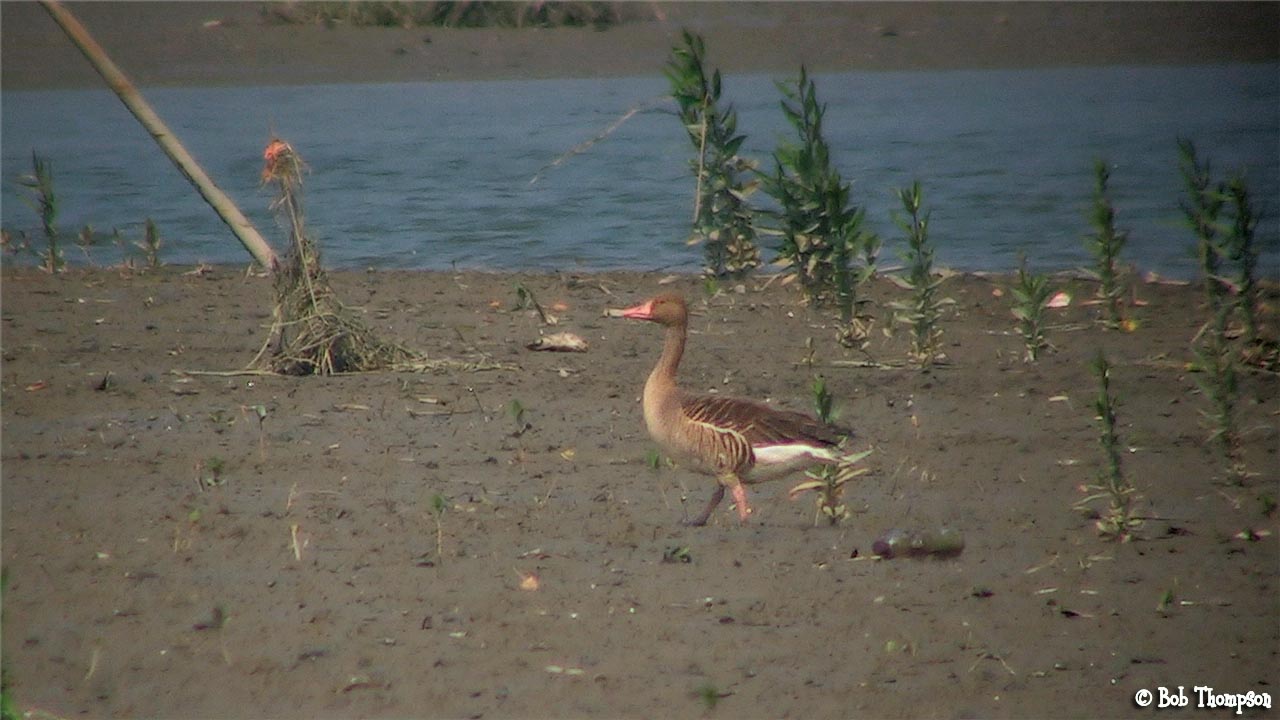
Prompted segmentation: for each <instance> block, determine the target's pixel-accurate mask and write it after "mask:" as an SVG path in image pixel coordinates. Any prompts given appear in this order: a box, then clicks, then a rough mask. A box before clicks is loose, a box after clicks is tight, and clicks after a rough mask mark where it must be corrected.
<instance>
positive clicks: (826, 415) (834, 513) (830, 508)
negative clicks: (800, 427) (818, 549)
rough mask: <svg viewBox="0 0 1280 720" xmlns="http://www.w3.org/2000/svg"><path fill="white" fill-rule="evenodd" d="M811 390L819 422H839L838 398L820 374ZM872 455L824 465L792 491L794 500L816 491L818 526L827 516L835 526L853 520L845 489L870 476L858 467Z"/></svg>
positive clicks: (808, 474) (858, 454)
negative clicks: (851, 481) (861, 477)
mask: <svg viewBox="0 0 1280 720" xmlns="http://www.w3.org/2000/svg"><path fill="white" fill-rule="evenodd" d="M810 387H811V390H812V393H813V408H814V413H815V414H816V415H817V416H818V419H819V420H821V421H822V422H824V423H827V424H828V425H830V424H831V423H833V422H835V421H836V419H837V416H836V412H835V409H834V404H835V403H834V401H835V398H834V396H832V394H831V392H830V391H829V390H828V389H827V381H826V380H825V379H824V378H823V377H822V376H821V375H819V376H817V377H815V378H814V379H813V384H812V385H811V386H810ZM870 454H871V451H870V450H867V451H865V452H861V453H855V454H853V455H847V456H845V457H843V458H841V459H840V461H839V462H838V463H835V464H828V465H823V466H821V467H820V468H818V469H817V470H811V471H809V472H807V473H805V477H807V478H809V479H808V480H805V481H804V482H801V483H799V484H798V485H796V486H795V487H793V488H791V490H790V493H789V494H790V497H791V499H792V500H794V499H796V498H797V497H799V496H800V495H801V494H803V493H806V492H813V493H814V494H815V503H816V505H817V508H816V511H815V515H814V518H813V522H814V524H815V525H816V524H818V521H819V520H820V519H821V518H822V517H824V516H825V517H826V518H827V522H828V523H830V524H832V525H835V524H837V523H839V522H841V521H842V520H844V519H845V518H847V517H849V509H848V507H847V506H845V504H844V502H843V501H842V500H841V498H842V497H843V496H844V486H845V484H846V483H848V482H849V481H850V480H852V479H854V478H856V477H858V476H860V475H865V474H866V473H867V471H868V470H867V468H859V467H855V465H856V464H857V463H858V462H859V461H861V460H862V459H863V458H865V457H866V456H868V455H870Z"/></svg>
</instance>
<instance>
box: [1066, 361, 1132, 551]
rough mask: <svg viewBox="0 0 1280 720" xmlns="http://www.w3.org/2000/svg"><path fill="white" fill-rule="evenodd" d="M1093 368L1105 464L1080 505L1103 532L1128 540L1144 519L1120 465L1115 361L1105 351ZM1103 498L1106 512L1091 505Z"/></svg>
mask: <svg viewBox="0 0 1280 720" xmlns="http://www.w3.org/2000/svg"><path fill="white" fill-rule="evenodd" d="M1091 370H1092V371H1093V374H1094V375H1095V376H1096V377H1097V378H1098V397H1097V399H1096V400H1094V404H1093V407H1094V410H1095V412H1096V413H1097V415H1096V419H1097V420H1098V427H1099V435H1098V444H1099V446H1101V448H1102V453H1103V458H1104V462H1105V465H1104V467H1103V469H1102V471H1101V472H1100V473H1099V475H1098V480H1099V483H1098V484H1097V485H1087V486H1085V487H1084V490H1086V491H1087V492H1090V493H1091V494H1090V495H1088V496H1087V497H1085V498H1084V499H1083V500H1081V501H1080V502H1079V503H1077V505H1076V507H1077V508H1078V509H1081V510H1085V511H1088V512H1090V513H1091V514H1093V515H1095V516H1096V517H1097V522H1096V527H1097V529H1098V533H1099V534H1100V535H1102V536H1104V537H1108V538H1112V539H1116V540H1120V541H1121V542H1128V541H1129V540H1130V539H1132V533H1133V530H1134V529H1135V528H1137V527H1138V526H1140V525H1141V524H1142V521H1141V520H1140V519H1139V518H1135V517H1134V516H1133V514H1132V504H1133V494H1134V489H1133V486H1132V485H1131V484H1130V483H1129V480H1128V479H1127V478H1126V477H1125V476H1124V472H1123V471H1122V470H1121V467H1120V448H1121V444H1120V438H1119V436H1118V435H1117V433H1116V411H1115V399H1114V398H1113V397H1112V395H1111V365H1110V364H1108V362H1107V359H1106V357H1105V356H1104V355H1103V354H1102V352H1101V351H1099V352H1098V355H1097V357H1096V358H1095V359H1094V361H1093V364H1092V366H1091ZM1100 499H1107V500H1109V503H1108V507H1107V509H1106V510H1105V511H1104V512H1101V513H1098V512H1096V511H1093V510H1092V509H1091V508H1089V504H1090V503H1092V502H1093V501H1095V500H1100Z"/></svg>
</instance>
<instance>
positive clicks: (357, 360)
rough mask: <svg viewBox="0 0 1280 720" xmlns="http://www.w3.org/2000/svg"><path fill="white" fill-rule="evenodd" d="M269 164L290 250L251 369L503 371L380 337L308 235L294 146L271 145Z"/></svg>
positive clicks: (267, 173)
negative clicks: (332, 279)
mask: <svg viewBox="0 0 1280 720" xmlns="http://www.w3.org/2000/svg"><path fill="white" fill-rule="evenodd" d="M263 160H264V161H265V165H264V167H263V170H262V183H263V184H264V185H274V186H276V187H277V189H278V190H279V197H277V198H276V200H275V201H274V202H273V203H272V204H271V209H272V211H274V212H275V213H277V215H279V216H280V217H281V218H282V220H283V222H284V223H285V224H286V225H287V227H288V229H289V239H290V243H289V251H288V253H287V254H286V256H285V258H284V261H283V263H282V264H281V265H279V266H277V267H275V268H274V269H273V270H274V272H273V277H274V287H275V295H276V304H275V308H274V309H273V312H272V323H271V332H270V334H269V335H268V337H267V341H266V343H265V344H264V345H263V347H262V349H261V350H260V351H259V352H258V355H257V357H255V358H254V359H253V361H252V362H251V363H250V367H252V368H254V369H258V370H265V371H268V372H273V373H279V374H282V375H334V374H337V373H352V372H370V371H376V370H403V371H411V372H425V371H432V370H434V371H445V370H488V369H498V368H501V367H504V366H501V365H498V364H496V363H490V362H487V361H480V362H471V361H461V360H449V359H443V360H436V359H429V358H427V357H426V356H425V355H423V354H422V353H418V352H415V351H413V350H410V349H408V348H406V347H404V346H402V345H399V344H397V343H393V342H387V341H385V340H381V339H379V338H377V337H376V336H375V334H374V333H373V331H372V330H370V329H369V327H368V326H366V325H365V324H364V322H362V321H361V319H360V317H359V316H358V315H357V314H356V313H355V312H353V311H352V310H351V309H350V308H348V307H347V306H345V305H343V304H342V302H341V301H339V300H338V298H337V296H336V295H335V294H334V292H333V288H332V287H330V285H329V279H328V276H327V275H326V274H325V272H324V269H323V268H322V267H321V265H320V250H319V248H318V247H317V246H316V243H315V241H314V240H313V239H312V238H311V237H310V236H309V235H308V234H307V231H306V221H305V217H304V215H303V210H302V195H301V187H302V173H303V171H305V170H306V164H305V163H303V161H302V158H301V157H299V155H298V154H297V152H296V151H294V149H293V147H292V146H291V145H290V144H289V143H287V142H284V141H283V140H279V139H272V141H271V142H270V143H269V144H268V145H267V148H266V150H265V151H264V152H263Z"/></svg>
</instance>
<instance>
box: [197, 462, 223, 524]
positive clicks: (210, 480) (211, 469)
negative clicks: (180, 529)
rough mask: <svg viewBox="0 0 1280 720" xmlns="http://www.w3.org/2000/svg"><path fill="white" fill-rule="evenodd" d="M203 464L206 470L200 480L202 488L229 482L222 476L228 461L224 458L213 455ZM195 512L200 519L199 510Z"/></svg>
mask: <svg viewBox="0 0 1280 720" xmlns="http://www.w3.org/2000/svg"><path fill="white" fill-rule="evenodd" d="M203 465H204V472H203V473H201V475H200V481H199V485H200V489H201V490H204V488H206V487H218V486H219V485H223V484H225V483H226V482H227V480H226V478H224V477H223V476H222V472H223V470H224V469H225V468H226V461H224V460H223V459H222V458H220V457H218V456H216V455H214V456H211V457H210V458H209V459H208V460H205V461H204V463H203ZM193 512H195V513H197V515H196V519H199V511H198V510H196V511H193ZM192 522H195V520H192Z"/></svg>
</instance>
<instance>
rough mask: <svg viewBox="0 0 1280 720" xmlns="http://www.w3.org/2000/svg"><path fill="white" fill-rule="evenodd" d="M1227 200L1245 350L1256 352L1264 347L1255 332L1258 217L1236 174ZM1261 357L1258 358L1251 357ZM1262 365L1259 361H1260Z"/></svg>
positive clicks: (1230, 249) (1228, 241) (1228, 240)
mask: <svg viewBox="0 0 1280 720" xmlns="http://www.w3.org/2000/svg"><path fill="white" fill-rule="evenodd" d="M1226 194H1227V202H1228V204H1229V206H1230V208H1231V218H1232V222H1231V227H1230V228H1229V229H1228V231H1227V237H1226V243H1225V244H1226V251H1227V257H1228V259H1230V260H1231V262H1232V263H1234V264H1235V266H1236V274H1235V285H1236V293H1237V294H1236V297H1237V305H1238V307H1239V309H1240V318H1241V321H1242V323H1243V325H1244V335H1243V340H1244V344H1245V352H1246V353H1252V354H1254V355H1259V354H1260V353H1259V350H1262V351H1263V352H1265V351H1266V349H1267V348H1265V347H1261V348H1260V347H1259V346H1260V344H1265V343H1263V340H1264V338H1263V337H1262V336H1261V334H1260V333H1259V331H1258V316H1259V315H1260V314H1261V306H1262V301H1261V298H1260V293H1259V287H1258V279H1257V271H1258V248H1257V246H1256V245H1255V244H1254V240H1255V238H1254V233H1255V232H1256V230H1257V227H1258V217H1257V214H1256V213H1255V211H1254V209H1253V202H1252V201H1251V200H1250V198H1249V187H1248V185H1247V184H1246V183H1245V181H1244V178H1243V177H1241V176H1239V175H1237V176H1235V177H1233V178H1232V179H1231V180H1229V181H1228V182H1227V185H1226ZM1251 359H1255V360H1256V359H1261V358H1251ZM1259 364H1261V363H1259Z"/></svg>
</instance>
